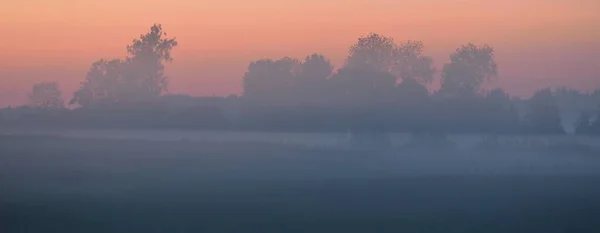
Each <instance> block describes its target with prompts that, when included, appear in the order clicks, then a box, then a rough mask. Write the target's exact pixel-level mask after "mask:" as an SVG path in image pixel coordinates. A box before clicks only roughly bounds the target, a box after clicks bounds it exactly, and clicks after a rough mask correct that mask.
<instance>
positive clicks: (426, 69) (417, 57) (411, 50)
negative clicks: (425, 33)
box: [393, 40, 435, 84]
mask: <svg viewBox="0 0 600 233" xmlns="http://www.w3.org/2000/svg"><path fill="white" fill-rule="evenodd" d="M424 48H425V46H424V45H423V42H421V41H410V40H409V41H407V42H405V43H403V44H401V45H400V46H398V47H396V49H395V54H394V56H395V59H396V61H395V62H394V67H393V74H394V75H396V76H397V77H399V78H400V79H402V80H403V81H404V80H407V79H412V80H415V81H416V82H418V83H421V84H428V83H431V82H432V81H433V76H434V75H435V68H434V67H433V59H432V58H431V57H429V56H425V55H423V50H424Z"/></svg>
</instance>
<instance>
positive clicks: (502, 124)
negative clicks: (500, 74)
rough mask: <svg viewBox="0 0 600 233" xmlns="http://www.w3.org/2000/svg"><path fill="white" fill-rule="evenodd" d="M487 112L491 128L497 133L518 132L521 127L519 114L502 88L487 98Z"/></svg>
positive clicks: (491, 92)
mask: <svg viewBox="0 0 600 233" xmlns="http://www.w3.org/2000/svg"><path fill="white" fill-rule="evenodd" d="M486 99H487V101H486V102H487V106H486V107H484V108H482V109H481V110H482V111H486V112H484V113H482V114H485V113H487V115H488V116H489V118H490V120H491V122H489V124H490V125H489V126H490V127H489V128H491V129H492V131H493V132H496V133H506V132H516V130H518V126H519V113H518V111H517V109H516V108H515V106H514V104H513V103H512V102H511V100H510V96H509V95H508V93H506V92H505V91H504V90H502V89H501V88H495V89H493V90H492V91H490V92H489V93H488V95H487V96H486Z"/></svg>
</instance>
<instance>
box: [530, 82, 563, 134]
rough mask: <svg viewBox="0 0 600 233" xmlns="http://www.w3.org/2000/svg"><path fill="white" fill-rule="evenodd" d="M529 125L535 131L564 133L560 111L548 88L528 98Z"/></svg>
mask: <svg viewBox="0 0 600 233" xmlns="http://www.w3.org/2000/svg"><path fill="white" fill-rule="evenodd" d="M529 108H530V112H529V115H528V120H529V127H530V129H531V130H532V131H533V132H535V133H544V134H546V133H548V134H554V133H561V134H562V133H565V132H564V129H563V128H562V125H561V119H560V112H559V109H558V106H557V104H556V99H555V97H554V95H553V94H552V91H550V89H542V90H539V91H537V92H535V94H534V95H533V97H531V99H529Z"/></svg>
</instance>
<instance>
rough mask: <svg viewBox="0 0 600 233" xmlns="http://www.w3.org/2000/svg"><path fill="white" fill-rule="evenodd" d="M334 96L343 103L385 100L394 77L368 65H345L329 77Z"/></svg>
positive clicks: (371, 102) (392, 86)
mask: <svg viewBox="0 0 600 233" xmlns="http://www.w3.org/2000/svg"><path fill="white" fill-rule="evenodd" d="M330 82H331V85H333V86H334V87H335V92H336V93H334V94H335V95H336V97H338V98H340V99H338V100H340V101H342V102H343V103H349V104H375V103H377V102H381V101H386V97H388V96H389V94H390V93H391V91H392V90H393V88H394V83H395V82H396V78H395V77H394V76H392V75H391V74H389V73H387V72H384V71H380V70H377V69H375V68H373V67H372V66H370V65H366V64H363V65H362V66H359V65H355V66H346V67H344V68H342V69H340V70H339V71H338V72H337V73H336V74H335V75H333V76H332V77H331V79H330Z"/></svg>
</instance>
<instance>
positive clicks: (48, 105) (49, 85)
mask: <svg viewBox="0 0 600 233" xmlns="http://www.w3.org/2000/svg"><path fill="white" fill-rule="evenodd" d="M61 95H62V94H61V91H60V88H59V87H58V83H56V82H41V83H37V84H35V85H33V87H32V88H31V94H30V95H29V105H30V106H31V107H34V108H41V109H62V108H64V107H65V103H64V100H63V99H62V96H61Z"/></svg>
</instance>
